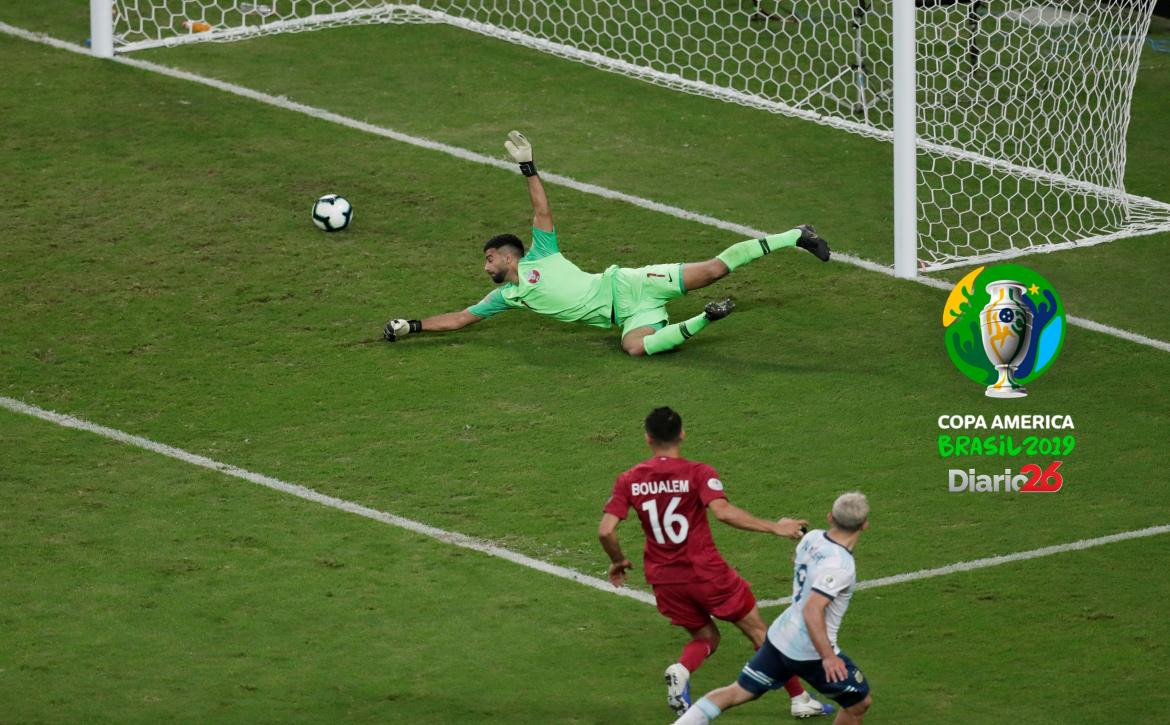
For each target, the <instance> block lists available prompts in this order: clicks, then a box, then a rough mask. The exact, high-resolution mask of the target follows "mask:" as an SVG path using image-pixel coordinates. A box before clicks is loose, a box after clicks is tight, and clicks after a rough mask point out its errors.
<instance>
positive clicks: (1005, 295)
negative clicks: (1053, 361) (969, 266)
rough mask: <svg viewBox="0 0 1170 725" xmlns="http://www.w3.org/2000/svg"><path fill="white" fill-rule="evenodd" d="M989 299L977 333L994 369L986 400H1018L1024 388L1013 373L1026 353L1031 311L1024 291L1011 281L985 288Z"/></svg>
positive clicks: (1030, 327) (1026, 391) (1023, 394)
mask: <svg viewBox="0 0 1170 725" xmlns="http://www.w3.org/2000/svg"><path fill="white" fill-rule="evenodd" d="M986 289H987V294H988V296H989V297H990V298H991V299H990V301H989V302H988V303H987V306H985V307H984V308H983V312H982V313H981V314H980V319H981V323H980V325H979V332H980V335H981V336H982V338H983V352H985V353H987V359H988V360H989V361H990V362H991V364H992V365H994V366H995V370H996V376H997V377H996V380H995V382H994V383H992V384H991V385H988V386H987V389H986V390H984V391H983V392H984V394H985V395H986V396H987V397H989V398H1022V397H1024V396H1025V395H1027V394H1028V389H1027V388H1025V387H1024V386H1022V385H1020V384H1019V383H1017V382H1016V380H1015V377H1014V375H1015V371H1016V370H1018V369H1019V367H1020V363H1022V362H1023V361H1024V358H1025V357H1026V356H1027V354H1028V348H1029V347H1030V344H1029V343H1030V342H1031V333H1032V311H1031V310H1030V309H1028V305H1027V304H1026V303H1025V302H1024V299H1025V297H1024V295H1026V294H1027V293H1028V288H1027V287H1025V286H1024V285H1022V284H1021V283H1019V282H1016V281H1015V280H1003V281H999V282H992V283H991V284H989V285H987V288H986Z"/></svg>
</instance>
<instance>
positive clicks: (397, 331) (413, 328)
mask: <svg viewBox="0 0 1170 725" xmlns="http://www.w3.org/2000/svg"><path fill="white" fill-rule="evenodd" d="M482 319H484V318H482V317H480V316H479V315H476V314H472V313H471V312H468V311H467V310H459V311H458V312H446V313H444V314H441V315H433V316H431V317H426V318H424V319H421V320H403V319H399V318H395V319H393V320H390V321H389V322H387V323H386V327H385V328H384V329H383V331H382V336H383V337H384V338H386V340H387V341H388V342H396V341H397V340H398V339H399V338H402V337H406V336H407V335H417V334H418V333H420V332H449V331H450V330H458V329H460V328H463V327H467V326H468V325H474V324H475V323H477V322H479V321H480V320H482Z"/></svg>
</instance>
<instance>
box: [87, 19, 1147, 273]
mask: <svg viewBox="0 0 1170 725" xmlns="http://www.w3.org/2000/svg"><path fill="white" fill-rule="evenodd" d="M90 2H91V6H90V19H91V26H92V27H91V43H92V47H93V52H94V54H95V55H99V56H104V57H109V56H112V55H113V54H114V53H127V52H133V51H136V50H142V49H147V48H154V47H160V46H171V45H179V44H184V43H191V42H202V41H227V40H238V39H243V38H249V37H255V36H259V35H264V34H270V33H279V32H290V31H300V30H313V29H317V28H323V27H330V26H336V25H342V24H354V23H399V24H401V23H445V24H448V25H451V26H454V27H458V28H462V29H465V30H470V31H472V32H476V33H480V34H483V35H488V36H491V37H495V38H500V39H503V40H507V41H509V42H512V43H517V44H520V45H524V46H527V47H530V48H534V49H537V50H541V51H544V52H548V53H552V54H555V55H558V56H561V57H564V58H569V59H572V60H576V61H579V62H583V63H587V64H590V65H593V66H596V67H599V68H603V69H605V70H609V71H614V72H618V73H622V74H626V75H629V76H632V77H634V78H638V79H640V80H643V81H648V82H651V83H655V84H659V85H663V86H666V87H669V88H673V89H677V90H681V91H685V92H689V93H695V94H699V95H704V96H708V97H712V98H717V99H720V100H725V101H731V102H734V103H739V104H742V105H746V106H751V107H754V108H759V109H764V110H767V111H771V112H774V113H779V114H784V115H788V116H793V117H797V118H803V119H807V120H810V121H813V122H816V123H820V124H824V125H828V126H832V127H835V128H838V129H841V130H844V131H848V132H851V133H856V134H861V135H864V136H868V137H871V138H878V139H882V140H886V141H890V142H893V144H894V157H893V158H894V161H893V171H892V177H893V179H892V183H893V187H894V207H895V208H894V211H895V214H894V225H893V228H892V229H891V234H890V236H891V239H892V241H893V246H894V251H895V254H894V259H895V262H894V270H895V273H896V274H898V275H899V276H902V277H912V276H914V275H916V274H917V273H919V272H920V271H934V270H943V269H948V268H952V267H959V266H963V265H969V264H975V263H986V262H990V261H995V260H1002V259H1010V258H1013V257H1017V256H1021V255H1024V254H1031V253H1035V252H1043V251H1051V250H1055V249H1063V248H1068V247H1074V246H1087V245H1091V244H1098V243H1102V242H1107V241H1111V240H1114V239H1120V238H1123V237H1130V236H1138V235H1142V234H1151V233H1156V232H1163V231H1170V204H1168V203H1166V202H1165V201H1159V200H1155V199H1150V198H1147V197H1142V196H1137V195H1134V194H1129V193H1127V192H1126V190H1125V184H1124V173H1125V162H1126V133H1127V130H1128V126H1129V118H1130V117H1129V109H1130V101H1131V98H1132V94H1133V86H1134V82H1135V79H1136V76H1137V70H1138V59H1139V57H1140V53H1141V49H1142V46H1143V43H1144V40H1145V36H1146V32H1147V30H1148V28H1149V22H1150V17H1151V15H1152V12H1153V7H1154V3H1155V0H787V1H786V0H414V2H389V1H386V0H255V1H254V2H237V1H235V0H90ZM874 183H875V184H888V183H890V181H889V180H888V177H887V178H883V179H875V180H874Z"/></svg>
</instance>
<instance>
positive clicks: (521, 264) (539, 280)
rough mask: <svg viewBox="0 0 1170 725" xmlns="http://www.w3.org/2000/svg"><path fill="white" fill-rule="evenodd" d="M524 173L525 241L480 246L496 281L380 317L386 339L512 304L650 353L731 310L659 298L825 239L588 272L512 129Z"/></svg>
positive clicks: (804, 237) (823, 255)
mask: <svg viewBox="0 0 1170 725" xmlns="http://www.w3.org/2000/svg"><path fill="white" fill-rule="evenodd" d="M504 148H505V149H507V151H508V153H509V154H510V155H511V157H512V158H513V159H514V160H515V161H516V163H518V164H519V165H520V171H521V173H523V174H524V176H525V177H527V180H528V195H529V197H530V198H531V200H532V210H533V219H532V246H531V247H530V248H529V249H525V248H524V243H523V242H522V241H521V240H520V238H519V237H517V236H516V235H514V234H500V235H498V236H495V237H492V238H491V239H489V240H488V241H487V242H486V243H485V244H484V245H483V255H484V265H483V270H484V272H486V273H487V274H488V276H489V277H491V278H492V281H493V282H495V283H496V284H498V285H499V287H496V288H495V289H494V290H492V291H491V292H489V293H488V295H487V296H486V297H484V298H483V299H482V300H480V301H479V302H477V303H476V304H474V305H471V306H470V307H468V308H466V309H462V310H459V311H457V312H447V313H444V314H441V315H434V316H432V317H426V318H423V319H421V320H417V319H416V320H410V319H397V318H396V319H393V320H390V321H389V322H388V323H386V327H385V330H384V335H385V338H386V340H388V341H390V342H395V341H397V340H400V339H402V338H403V337H406V336H407V335H415V334H418V333H421V332H448V331H450V330H458V329H461V328H464V327H467V326H468V325H473V324H475V323H477V322H481V321H483V320H486V319H487V318H489V317H491V316H493V315H497V314H499V313H501V312H506V311H507V310H511V309H520V308H525V309H529V310H532V311H533V312H538V313H540V314H542V315H548V316H550V317H553V318H555V319H558V320H561V321H563V322H582V323H584V324H586V325H592V326H593V327H602V328H607V329H608V328H610V327H620V328H621V331H622V349H623V350H625V351H626V352H627V353H629V354H630V355H657V354H659V353H663V352H666V351H668V350H673V349H674V348H676V347H678V346H679V345H681V344H683V343H684V342H686V341H687V340H689V339H690V338H691V337H693V336H694V335H697V334H698V333H699V332H701V331H702V330H703V329H704V328H705V327H707V325H709V324H710V323H712V322H715V321H717V320H721V319H723V318H724V317H727V316H728V315H729V314H731V312H732V310H734V309H735V305H734V304H733V303H732V302H731V300H721V301H717V302H709V303H708V304H707V305H706V307H705V308H704V309H703V313H702V314H700V315H696V316H695V317H692V318H691V319H689V320H685V321H683V322H678V323H675V324H673V325H671V324H668V322H669V318H668V316H667V314H666V304H667V303H668V302H670V301H671V300H673V299H675V298H677V297H682V296H683V295H685V294H686V293H687V292H690V291H691V290H696V289H701V288H703V287H706V286H708V285H710V284H712V283H714V282H716V281H717V280H720V279H722V278H723V277H726V276H727V275H728V274H730V273H731V272H732V271H734V270H736V269H738V268H739V267H742V266H743V265H745V264H748V263H749V262H753V261H755V260H757V259H759V258H760V257H763V256H765V255H768V254H771V253H772V252H775V251H776V250H778V249H786V248H788V247H800V248H801V249H805V250H808V251H809V252H811V253H812V254H813V255H815V256H816V257H817V258H818V259H820V260H821V261H823V262H827V261H829V245H828V243H826V242H825V240H824V239H822V238H821V237H820V236H819V235H818V234H817V233H816V231H815V230H814V229H813V228H812V227H811V226H808V225H803V226H799V227H796V228H795V229H790V230H788V231H786V232H782V233H780V234H772V235H769V236H766V237H763V238H761V239H748V240H745V241H742V242H738V243H736V244H733V245H731V246H730V247H728V248H727V249H725V250H723V251H722V252H720V253H719V254H718V255H716V256H715V257H714V258H712V259H709V260H707V261H705V262H690V263H686V262H680V263H674V264H656V265H651V266H649V267H637V268H627V267H618V266H617V265H614V266H611V267H609V268H608V269H606V270H605V271H604V272H600V273H594V274H590V273H588V272H584V271H582V270H581V269H579V268H578V267H577V265H575V264H573V263H572V262H570V261H569V260H568V259H566V258H565V256H564V255H563V254H561V249H560V246H559V245H558V243H557V234H556V230H555V228H554V227H553V218H552V211H551V209H550V208H549V204H548V197H547V196H546V195H545V192H544V185H543V184H542V183H541V181H540V176H539V175H538V174H537V172H536V164H535V163H533V161H532V146H531V144H529V142H528V139H526V138H524V136H523V134H521V133H519V132H518V131H512V132H511V133H509V134H508V140H507V141H506V142H505V143H504Z"/></svg>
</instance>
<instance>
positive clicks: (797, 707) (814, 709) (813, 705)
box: [790, 692, 836, 718]
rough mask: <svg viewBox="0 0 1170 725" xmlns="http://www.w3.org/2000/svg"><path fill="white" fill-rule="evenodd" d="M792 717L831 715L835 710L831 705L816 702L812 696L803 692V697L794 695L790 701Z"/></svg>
mask: <svg viewBox="0 0 1170 725" xmlns="http://www.w3.org/2000/svg"><path fill="white" fill-rule="evenodd" d="M790 702H791V708H792V709H791V712H792V717H795V718H806V717H820V716H821V715H832V714H833V711H834V710H836V708H835V707H833V706H832V705H828V704H825V703H822V702H817V701H816V700H815V699H813V696H812V695H810V694H808V693H807V692H806V693H804V697H795V698H793V699H792V700H791V701H790Z"/></svg>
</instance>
